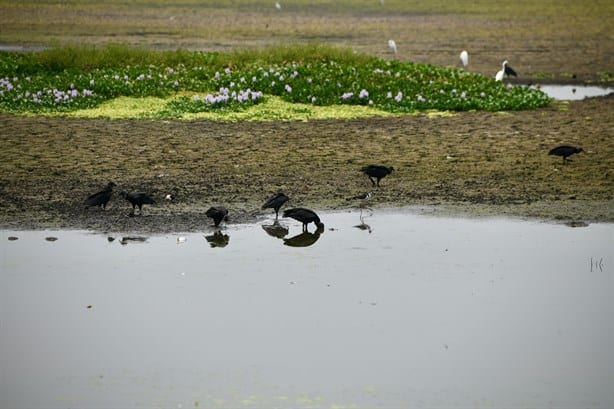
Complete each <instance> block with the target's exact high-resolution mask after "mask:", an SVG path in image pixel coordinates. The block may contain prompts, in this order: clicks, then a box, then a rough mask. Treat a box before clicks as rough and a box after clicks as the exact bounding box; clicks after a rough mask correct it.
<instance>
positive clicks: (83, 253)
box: [0, 210, 614, 408]
mask: <svg viewBox="0 0 614 409" xmlns="http://www.w3.org/2000/svg"><path fill="white" fill-rule="evenodd" d="M362 216H363V217H361V216H360V213H359V212H358V211H353V212H340V213H328V214H322V215H321V217H322V220H323V222H324V223H325V224H326V227H325V229H324V231H323V232H321V234H313V232H314V227H313V225H311V226H310V229H309V230H310V232H311V233H309V234H306V235H302V236H300V237H298V238H297V237H296V236H298V235H299V234H301V226H300V225H299V224H298V223H296V222H294V221H289V220H287V219H282V220H280V223H281V224H280V225H273V223H272V220H270V219H267V220H262V221H261V222H259V223H257V224H251V225H229V226H226V227H223V228H222V229H221V231H219V232H214V231H213V230H210V231H204V232H202V233H200V234H195V233H190V234H181V233H177V234H169V235H161V236H151V237H143V236H139V235H135V234H129V235H128V234H117V233H108V234H107V233H105V234H102V233H92V232H82V231H2V233H1V240H0V256H1V264H0V266H1V270H2V272H1V273H0V344H1V345H2V347H1V348H0V365H1V367H2V371H0V407H3V408H4V407H7V408H8V407H10V408H64V407H79V408H100V407H104V408H137V407H143V408H155V407H160V408H262V407H276V408H331V407H337V408H345V407H369V408H392V407H394V408H398V407H446V408H448V407H462V408H468V407H555V408H561V407H585V408H592V407H595V408H596V407H600V408H605V407H614V395H613V394H612V392H611V385H613V384H614V354H612V351H611V349H612V345H614V321H613V320H612V316H613V315H614V298H613V297H612V289H613V288H614V270H613V268H612V254H614V253H613V251H612V250H613V243H614V242H613V238H614V225H612V224H591V225H588V226H584V227H575V228H573V227H569V226H566V225H562V224H550V223H543V222H535V221H521V220H510V219H462V218H441V217H430V216H424V215H416V214H413V213H409V212H384V211H377V212H375V213H374V214H371V213H370V212H368V211H367V210H365V211H363V213H362ZM111 238H113V240H111ZM284 239H285V240H284Z"/></svg>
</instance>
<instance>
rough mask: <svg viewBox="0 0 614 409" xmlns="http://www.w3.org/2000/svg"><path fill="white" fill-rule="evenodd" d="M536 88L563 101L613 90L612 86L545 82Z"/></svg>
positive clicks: (598, 94) (598, 95) (599, 94)
mask: <svg viewBox="0 0 614 409" xmlns="http://www.w3.org/2000/svg"><path fill="white" fill-rule="evenodd" d="M533 88H535V87H533ZM538 88H539V89H540V90H542V91H543V92H545V93H546V94H547V95H548V96H549V97H551V98H554V99H558V100H563V101H572V100H581V99H584V98H591V97H600V96H605V95H608V94H610V93H612V92H614V88H612V87H600V86H596V85H558V84H547V85H540V86H539V87H538Z"/></svg>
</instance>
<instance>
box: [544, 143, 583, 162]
mask: <svg viewBox="0 0 614 409" xmlns="http://www.w3.org/2000/svg"><path fill="white" fill-rule="evenodd" d="M580 152H584V150H583V149H582V148H576V147H575V146H569V145H561V146H557V147H556V148H553V149H550V152H548V155H554V156H562V157H563V163H566V162H567V161H571V159H567V157H568V156H571V155H573V154H574V153H580Z"/></svg>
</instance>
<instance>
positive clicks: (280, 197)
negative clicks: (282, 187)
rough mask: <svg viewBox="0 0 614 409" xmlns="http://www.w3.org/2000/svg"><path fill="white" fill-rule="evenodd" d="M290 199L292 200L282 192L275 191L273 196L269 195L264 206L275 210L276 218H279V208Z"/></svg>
mask: <svg viewBox="0 0 614 409" xmlns="http://www.w3.org/2000/svg"><path fill="white" fill-rule="evenodd" d="M288 200H290V198H289V197H288V196H286V195H285V194H283V193H282V192H279V193H275V194H274V195H273V196H271V197H269V198H268V199H267V200H266V202H264V204H263V205H262V208H263V209H273V210H275V220H277V218H278V217H279V208H280V207H282V206H283V205H284V203H286V202H287V201H288Z"/></svg>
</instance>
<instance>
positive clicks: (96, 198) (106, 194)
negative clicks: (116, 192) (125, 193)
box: [85, 182, 115, 209]
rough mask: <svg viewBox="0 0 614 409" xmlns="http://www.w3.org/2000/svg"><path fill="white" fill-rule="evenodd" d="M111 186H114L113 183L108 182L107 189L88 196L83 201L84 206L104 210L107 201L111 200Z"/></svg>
mask: <svg viewBox="0 0 614 409" xmlns="http://www.w3.org/2000/svg"><path fill="white" fill-rule="evenodd" d="M113 186H115V183H113V182H109V183H108V184H107V187H105V188H104V189H102V190H101V191H100V192H96V193H94V194H92V195H89V196H88V197H87V199H85V206H86V207H93V206H99V207H102V208H103V209H106V208H107V203H109V200H111V196H113Z"/></svg>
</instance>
